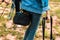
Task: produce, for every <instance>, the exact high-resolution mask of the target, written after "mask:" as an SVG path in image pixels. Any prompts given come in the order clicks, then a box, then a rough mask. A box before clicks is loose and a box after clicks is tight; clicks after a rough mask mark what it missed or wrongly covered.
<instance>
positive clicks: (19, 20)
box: [13, 12, 31, 26]
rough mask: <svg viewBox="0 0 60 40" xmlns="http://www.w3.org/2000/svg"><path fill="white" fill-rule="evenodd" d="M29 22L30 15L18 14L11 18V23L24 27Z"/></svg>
mask: <svg viewBox="0 0 60 40" xmlns="http://www.w3.org/2000/svg"><path fill="white" fill-rule="evenodd" d="M30 20H31V17H30V14H28V13H26V14H24V13H21V12H19V13H16V14H15V16H14V18H13V23H14V24H19V25H23V26H26V25H29V24H30Z"/></svg>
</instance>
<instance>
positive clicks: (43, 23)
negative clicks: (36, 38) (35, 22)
mask: <svg viewBox="0 0 60 40" xmlns="http://www.w3.org/2000/svg"><path fill="white" fill-rule="evenodd" d="M42 31H43V40H45V38H44V36H45V17H43V19H42Z"/></svg>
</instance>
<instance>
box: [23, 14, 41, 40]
mask: <svg viewBox="0 0 60 40" xmlns="http://www.w3.org/2000/svg"><path fill="white" fill-rule="evenodd" d="M40 17H41V14H37V13H33V14H32V19H31V24H30V26H29V27H28V29H27V31H26V33H25V36H24V40H33V39H34V35H35V32H36V30H37V28H38V24H39V21H40Z"/></svg>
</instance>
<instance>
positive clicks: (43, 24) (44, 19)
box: [42, 16, 53, 40]
mask: <svg viewBox="0 0 60 40" xmlns="http://www.w3.org/2000/svg"><path fill="white" fill-rule="evenodd" d="M45 21H46V17H43V19H42V31H43V40H45V38H44V37H45ZM52 21H53V19H52V16H50V25H51V30H50V40H53V36H52V24H53V23H52Z"/></svg>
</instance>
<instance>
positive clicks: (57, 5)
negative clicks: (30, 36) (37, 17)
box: [0, 0, 60, 40]
mask: <svg viewBox="0 0 60 40" xmlns="http://www.w3.org/2000/svg"><path fill="white" fill-rule="evenodd" d="M53 1H54V0H53ZM53 1H52V0H51V1H50V3H49V5H50V7H51V9H50V11H49V13H50V15H52V17H53V39H54V40H60V2H58V1H57V2H56V1H55V2H53ZM3 4H4V3H3ZM3 4H2V5H3ZM2 5H0V14H1V13H2V12H3V10H4V7H5V6H3V7H2ZM10 6H11V5H8V6H7V8H6V9H5V11H4V14H3V15H2V16H0V40H23V36H24V33H25V31H26V29H27V28H28V26H21V25H15V24H13V16H14V13H15V11H14V12H13V14H10V16H12V18H11V20H10V19H9V13H10V10H11V8H10ZM43 16H45V14H43V15H42V17H43ZM41 19H42V18H41ZM49 38H50V22H46V30H45V39H46V40H49ZM34 40H42V24H40V25H39V28H38V30H37V32H36V35H35V38H34Z"/></svg>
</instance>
